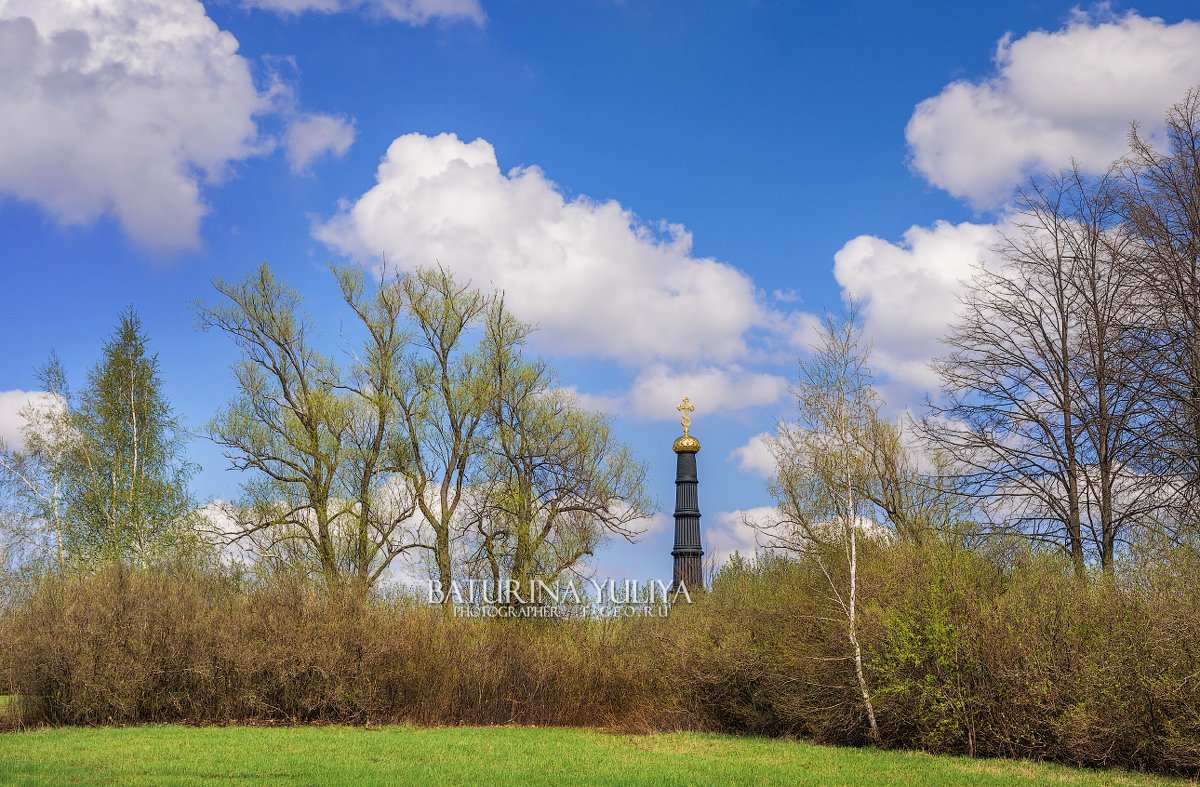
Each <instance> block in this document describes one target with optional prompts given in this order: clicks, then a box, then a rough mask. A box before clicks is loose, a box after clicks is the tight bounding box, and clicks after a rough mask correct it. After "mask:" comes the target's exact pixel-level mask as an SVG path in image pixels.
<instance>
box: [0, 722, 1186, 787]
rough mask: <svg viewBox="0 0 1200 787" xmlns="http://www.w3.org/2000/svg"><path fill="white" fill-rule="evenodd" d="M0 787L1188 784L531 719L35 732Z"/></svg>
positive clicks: (7, 749) (5, 750)
mask: <svg viewBox="0 0 1200 787" xmlns="http://www.w3.org/2000/svg"><path fill="white" fill-rule="evenodd" d="M0 782H3V783H5V784H45V783H55V784H66V783H71V784H114V783H119V784H127V785H136V784H212V783H214V782H216V783H228V784H263V783H303V784H312V783H318V784H336V783H349V782H353V783H355V784H467V783H472V784H494V785H508V784H529V783H533V782H536V783H548V784H549V783H565V784H593V785H609V784H627V783H654V784H680V785H682V784H714V783H720V784H725V785H738V784H796V785H807V784H812V785H817V784H820V785H829V784H890V785H919V784H961V785H1001V784H1030V785H1034V784H1059V785H1101V784H1106V785H1107V784H1118V785H1165V784H1184V783H1185V782H1182V781H1178V780H1173V779H1169V778H1164V777H1154V776H1148V775H1143V774H1135V773H1128V772H1120V771H1091V770H1086V769H1079V768H1071V767H1068V766H1063V765H1053V764H1045V763H1031V762H1028V761H1020V760H987V759H970V758H966V757H952V756H932V755H928V754H923V753H920V752H911V751H910V752H889V751H880V750H877V749H859V748H839V747H833V746H817V745H814V744H810V743H805V742H800V741H794V740H779V739H769V738H755V737H736V736H727V735H717V734H710V733H663V734H652V735H623V734H614V733H606V732H599V731H594V730H583V729H565V728H529V727H491V728H485V727H443V728H416V727H407V726H387V727H345V726H321V727H184V726H143V727H124V728H112V727H101V728H43V729H38V730H34V731H29V732H18V733H9V734H5V735H0Z"/></svg>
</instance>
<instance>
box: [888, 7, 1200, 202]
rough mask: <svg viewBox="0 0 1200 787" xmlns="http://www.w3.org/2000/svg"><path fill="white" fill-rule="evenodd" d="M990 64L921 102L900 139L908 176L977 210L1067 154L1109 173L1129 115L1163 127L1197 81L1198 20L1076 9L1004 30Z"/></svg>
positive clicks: (1061, 164) (1153, 127)
mask: <svg viewBox="0 0 1200 787" xmlns="http://www.w3.org/2000/svg"><path fill="white" fill-rule="evenodd" d="M995 66H996V71H995V73H994V74H993V75H992V76H990V77H989V78H987V79H984V80H981V81H978V82H968V81H958V82H953V83H951V84H950V85H947V86H946V88H945V89H943V90H942V92H941V93H940V94H938V95H937V96H934V97H932V98H929V99H926V100H925V101H923V102H921V103H920V104H919V105H917V108H916V111H915V112H914V113H913V116H912V119H911V120H910V121H909V123H908V128H907V129H906V132H905V135H906V137H907V140H908V144H909V149H910V151H911V154H912V164H913V166H914V167H915V168H916V170H917V171H919V172H920V173H921V174H922V175H924V176H925V178H927V179H928V180H929V182H930V183H933V184H934V185H936V186H939V187H941V188H944V189H946V190H947V191H949V192H950V193H951V194H953V195H955V196H958V197H963V198H966V199H968V200H969V201H971V202H972V203H973V204H974V205H975V206H977V207H981V208H991V207H996V206H997V205H999V204H1001V203H1002V202H1003V201H1004V200H1005V199H1006V198H1007V197H1008V196H1009V195H1010V193H1011V190H1012V188H1013V187H1014V186H1016V185H1018V184H1019V183H1020V182H1021V180H1022V179H1023V177H1024V176H1025V175H1026V174H1028V173H1031V172H1044V171H1054V170H1058V169H1061V168H1062V167H1064V166H1066V165H1067V164H1068V163H1069V161H1070V159H1071V158H1072V157H1074V158H1075V159H1076V161H1078V162H1079V164H1080V165H1081V166H1082V167H1083V168H1084V169H1087V170H1091V171H1097V170H1102V169H1104V168H1106V167H1107V166H1108V164H1109V163H1110V162H1111V161H1113V160H1114V159H1115V158H1117V157H1118V156H1120V155H1121V154H1122V153H1123V152H1124V149H1125V135H1126V132H1127V131H1128V129H1129V122H1130V121H1131V120H1138V121H1140V122H1142V123H1144V124H1145V128H1146V130H1148V131H1149V132H1151V133H1153V132H1154V131H1155V130H1156V129H1158V128H1160V127H1161V123H1162V118H1163V115H1164V113H1165V112H1166V109H1167V108H1168V107H1169V106H1170V105H1171V104H1173V103H1175V102H1176V101H1179V100H1180V99H1181V98H1183V96H1184V94H1185V93H1186V91H1187V90H1188V88H1190V87H1191V86H1192V85H1194V84H1196V82H1198V81H1200V22H1194V21H1183V22H1179V23H1177V24H1166V23H1165V22H1164V21H1163V20H1161V19H1158V18H1144V17H1141V16H1138V15H1137V14H1134V13H1129V14H1126V15H1124V16H1121V17H1114V16H1113V15H1112V14H1110V13H1107V12H1106V11H1105V10H1104V7H1102V8H1101V10H1100V11H1099V12H1097V13H1094V14H1087V13H1082V12H1076V13H1075V14H1074V15H1073V16H1072V19H1071V21H1070V22H1069V23H1068V24H1067V25H1066V26H1065V27H1063V28H1062V29H1060V30H1056V31H1054V32H1045V31H1035V32H1032V33H1029V34H1027V35H1025V36H1022V37H1020V38H1017V39H1015V40H1014V39H1013V38H1012V37H1011V36H1007V35H1006V36H1005V37H1004V38H1002V39H1001V40H1000V42H999V44H998V46H997V48H996V56H995Z"/></svg>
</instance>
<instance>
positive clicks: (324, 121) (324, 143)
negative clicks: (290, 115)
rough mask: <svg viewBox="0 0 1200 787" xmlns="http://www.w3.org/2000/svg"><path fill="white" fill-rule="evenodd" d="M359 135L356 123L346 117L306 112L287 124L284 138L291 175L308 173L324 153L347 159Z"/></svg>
mask: <svg viewBox="0 0 1200 787" xmlns="http://www.w3.org/2000/svg"><path fill="white" fill-rule="evenodd" d="M357 134H358V132H357V130H356V129H355V128H354V121H353V120H348V119H346V118H340V117H334V116H333V115H323V114H320V113H305V114H301V115H299V116H297V117H296V118H295V119H294V120H292V122H291V123H290V124H289V125H288V130H287V134H285V135H284V138H283V147H284V151H285V153H286V155H287V161H288V166H290V167H291V169H292V172H295V173H302V172H307V171H308V168H309V165H310V164H312V162H313V160H315V159H317V158H319V157H320V156H323V155H325V154H327V153H328V154H332V155H334V156H338V157H341V156H344V155H346V151H348V150H349V149H350V146H351V145H353V144H354V137H355V136H356V135H357Z"/></svg>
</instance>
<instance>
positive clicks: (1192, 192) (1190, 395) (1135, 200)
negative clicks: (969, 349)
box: [1120, 86, 1200, 523]
mask: <svg viewBox="0 0 1200 787" xmlns="http://www.w3.org/2000/svg"><path fill="white" fill-rule="evenodd" d="M1166 125H1167V128H1166V145H1165V148H1160V147H1158V146H1156V144H1154V141H1152V140H1150V139H1148V138H1147V137H1145V136H1143V135H1142V134H1141V133H1140V132H1139V130H1138V127H1137V125H1136V124H1134V125H1133V127H1132V128H1131V130H1130V132H1129V148H1130V150H1129V155H1128V156H1127V158H1126V161H1125V163H1124V168H1123V171H1122V183H1121V200H1120V210H1121V213H1122V215H1123V217H1124V220H1125V225H1126V227H1127V229H1128V231H1129V232H1130V233H1131V234H1132V235H1133V236H1134V237H1135V238H1136V240H1137V249H1136V253H1135V254H1132V255H1130V257H1129V262H1130V263H1131V264H1132V265H1133V266H1134V270H1135V272H1136V276H1137V283H1138V286H1139V287H1140V288H1141V289H1142V290H1143V291H1144V293H1145V295H1146V299H1147V306H1148V309H1147V310H1146V312H1145V313H1144V315H1143V316H1144V319H1142V320H1140V321H1138V323H1136V324H1135V325H1133V326H1131V328H1132V329H1133V332H1134V333H1135V335H1136V336H1138V337H1139V338H1141V340H1142V347H1141V350H1142V351H1141V353H1140V358H1139V360H1140V363H1139V366H1140V370H1141V372H1142V374H1143V375H1144V376H1145V377H1146V378H1147V380H1148V382H1149V383H1150V387H1151V390H1150V391H1149V394H1150V395H1149V396H1148V400H1149V401H1150V402H1151V403H1152V404H1153V405H1154V423H1153V428H1152V429H1151V430H1148V431H1147V436H1148V438H1149V443H1148V448H1149V449H1150V450H1149V453H1150V456H1151V458H1152V460H1153V467H1152V471H1153V472H1154V473H1156V474H1157V475H1159V476H1160V477H1162V478H1164V479H1171V480H1172V486H1173V488H1174V493H1173V494H1172V495H1171V496H1170V498H1171V499H1170V502H1171V503H1172V504H1173V508H1174V512H1175V519H1176V521H1177V522H1180V523H1187V522H1194V521H1195V520H1196V515H1197V511H1198V510H1200V86H1198V87H1194V88H1192V89H1191V90H1189V91H1188V93H1187V95H1186V96H1185V97H1184V99H1183V100H1182V101H1180V102H1179V103H1177V104H1175V105H1174V106H1172V107H1171V108H1170V109H1169V110H1168V112H1167V116H1166Z"/></svg>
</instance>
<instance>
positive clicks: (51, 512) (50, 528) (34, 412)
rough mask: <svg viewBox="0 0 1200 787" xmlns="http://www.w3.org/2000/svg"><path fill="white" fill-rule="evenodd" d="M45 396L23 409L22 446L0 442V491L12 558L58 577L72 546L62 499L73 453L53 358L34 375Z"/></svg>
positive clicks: (64, 388) (61, 378)
mask: <svg viewBox="0 0 1200 787" xmlns="http://www.w3.org/2000/svg"><path fill="white" fill-rule="evenodd" d="M37 379H38V382H39V383H41V389H42V391H43V392H44V395H43V396H41V397H38V398H36V399H34V400H32V401H30V402H28V403H26V404H25V406H24V407H22V408H21V410H20V412H19V415H20V417H21V420H22V421H23V424H22V426H21V436H22V438H23V442H24V446H23V447H22V448H10V447H8V446H5V445H4V444H3V442H0V490H2V491H3V493H4V500H5V505H4V507H3V509H2V513H0V516H3V526H4V533H5V535H6V536H7V537H8V539H9V540H10V546H11V548H12V549H13V551H14V552H15V553H18V554H26V553H29V554H32V555H33V556H34V558H35V559H36V560H42V561H46V562H49V563H50V564H51V565H54V566H56V567H57V568H58V570H60V571H62V570H63V569H65V568H66V565H67V550H68V549H69V548H70V543H69V542H68V541H67V539H68V538H69V536H68V535H67V534H66V527H67V522H66V510H65V508H66V503H65V501H64V494H65V489H66V486H67V483H68V481H69V473H70V469H71V462H72V460H73V458H74V453H75V450H76V441H75V430H74V428H73V425H72V414H71V410H70V406H71V392H70V388H69V386H68V385H67V375H66V372H65V371H64V369H63V366H62V362H61V361H60V360H59V358H58V355H56V354H55V353H54V352H51V353H50V358H49V360H48V361H47V362H46V364H45V365H44V366H42V367H41V368H39V369H38V370H37Z"/></svg>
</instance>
